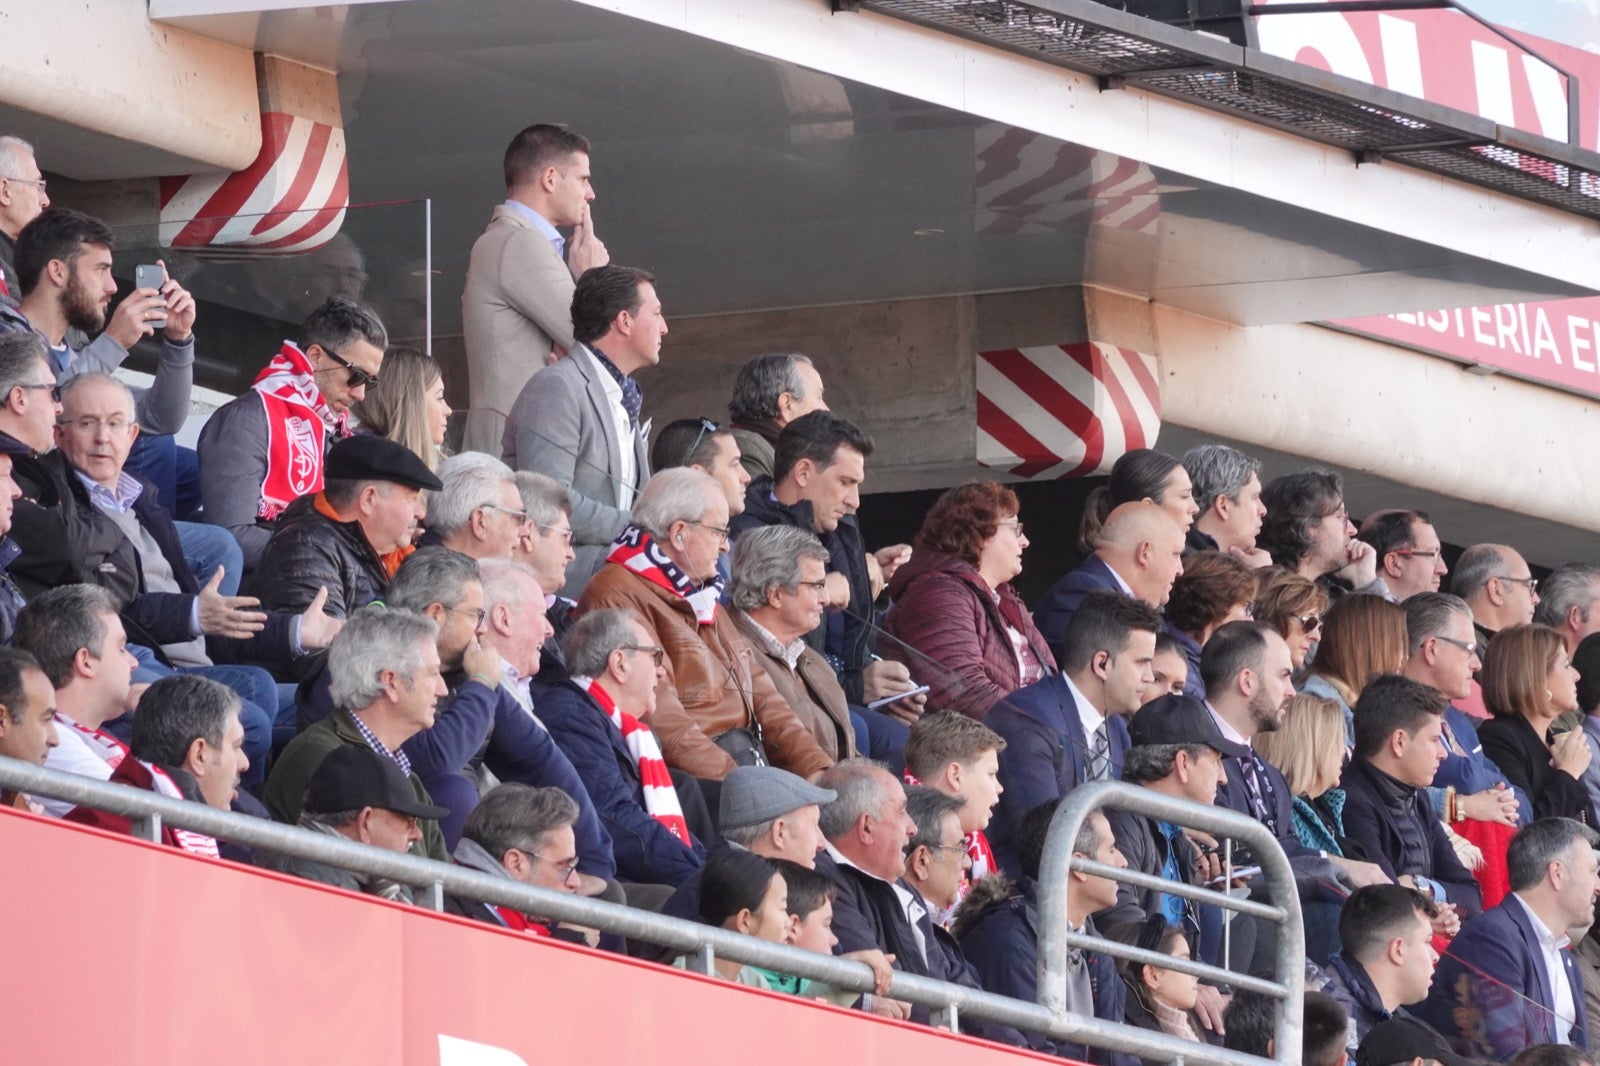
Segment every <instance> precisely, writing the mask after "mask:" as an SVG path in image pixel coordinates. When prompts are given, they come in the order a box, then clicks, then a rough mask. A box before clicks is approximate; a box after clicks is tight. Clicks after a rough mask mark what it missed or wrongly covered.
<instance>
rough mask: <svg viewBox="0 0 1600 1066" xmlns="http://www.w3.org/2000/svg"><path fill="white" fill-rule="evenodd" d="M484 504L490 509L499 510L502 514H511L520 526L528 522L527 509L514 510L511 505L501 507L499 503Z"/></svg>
mask: <svg viewBox="0 0 1600 1066" xmlns="http://www.w3.org/2000/svg"><path fill="white" fill-rule="evenodd" d="M483 506H484V507H485V508H486V509H488V510H490V511H499V512H500V513H501V514H508V515H510V516H511V517H512V518H515V519H516V520H517V525H519V526H525V525H527V524H528V512H527V511H513V510H512V509H511V508H509V507H501V506H500V505H499V504H498V503H486V504H484V505H483Z"/></svg>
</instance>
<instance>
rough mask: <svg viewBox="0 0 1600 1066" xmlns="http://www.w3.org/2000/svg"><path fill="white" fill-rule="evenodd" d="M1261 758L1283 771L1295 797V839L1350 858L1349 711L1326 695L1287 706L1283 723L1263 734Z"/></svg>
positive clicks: (1301, 697)
mask: <svg viewBox="0 0 1600 1066" xmlns="http://www.w3.org/2000/svg"><path fill="white" fill-rule="evenodd" d="M1251 746H1252V747H1254V748H1255V750H1256V754H1257V755H1260V756H1261V757H1262V758H1263V759H1265V760H1266V761H1267V762H1269V763H1271V764H1272V765H1273V766H1276V767H1277V768H1278V769H1279V770H1281V771H1282V772H1283V779H1284V781H1285V782H1286V783H1287V784H1288V786H1289V791H1290V793H1291V794H1293V796H1294V809H1293V811H1292V813H1291V818H1292V820H1293V822H1294V835H1295V836H1296V837H1298V838H1299V840H1300V843H1302V844H1304V845H1305V846H1306V847H1308V848H1311V849H1312V850H1313V851H1324V852H1327V853H1328V854H1329V855H1345V854H1347V852H1346V851H1345V847H1346V844H1347V842H1348V841H1347V838H1346V834H1345V829H1344V808H1345V794H1344V789H1342V788H1340V787H1339V775H1340V773H1341V772H1342V771H1343V769H1344V761H1345V759H1346V757H1347V755H1348V753H1349V749H1348V748H1346V747H1345V744H1344V712H1343V711H1341V710H1340V709H1339V704H1338V703H1337V702H1335V701H1334V700H1330V699H1327V698H1325V697H1323V696H1312V695H1309V694H1307V693H1304V692H1302V693H1300V694H1298V695H1296V696H1295V697H1294V698H1293V699H1291V700H1290V701H1289V705H1288V706H1287V707H1286V708H1284V712H1283V725H1282V726H1280V727H1279V728H1278V729H1275V730H1273V731H1271V732H1268V733H1257V734H1256V736H1255V739H1254V740H1253V741H1252V742H1251Z"/></svg>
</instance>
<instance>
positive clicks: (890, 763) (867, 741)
mask: <svg viewBox="0 0 1600 1066" xmlns="http://www.w3.org/2000/svg"><path fill="white" fill-rule="evenodd" d="M850 725H851V726H852V727H853V728H854V729H855V733H856V747H857V749H859V750H860V752H861V754H863V755H865V756H867V757H868V758H869V759H873V760H875V761H877V762H881V763H883V764H884V765H885V766H887V767H888V768H889V772H890V773H892V774H894V776H896V777H899V776H900V775H901V774H903V773H904V772H905V768H906V741H907V740H909V739H910V738H911V727H910V726H908V725H906V724H905V723H904V722H902V721H900V720H899V719H896V718H891V717H889V716H888V715H887V714H884V713H883V712H882V711H869V710H867V708H865V707H863V706H861V705H860V704H859V703H852V704H850Z"/></svg>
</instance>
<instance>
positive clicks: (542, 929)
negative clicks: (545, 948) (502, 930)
mask: <svg viewBox="0 0 1600 1066" xmlns="http://www.w3.org/2000/svg"><path fill="white" fill-rule="evenodd" d="M484 906H485V907H488V908H489V913H491V914H493V915H494V916H495V917H496V918H498V919H500V923H501V924H502V925H504V926H505V927H506V928H507V929H514V930H516V931H517V932H519V933H527V934H528V935H529V936H549V935H550V927H549V926H547V925H545V924H543V923H542V922H536V921H534V920H533V919H531V918H529V917H528V916H527V915H525V914H521V913H519V912H517V911H514V910H512V909H511V908H510V907H501V906H497V905H496V904H493V903H485V904H484Z"/></svg>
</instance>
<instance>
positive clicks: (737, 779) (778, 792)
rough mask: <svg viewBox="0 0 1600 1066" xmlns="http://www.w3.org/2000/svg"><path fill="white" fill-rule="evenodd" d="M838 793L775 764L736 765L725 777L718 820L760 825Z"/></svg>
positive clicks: (732, 824)
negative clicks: (820, 786) (781, 768)
mask: <svg viewBox="0 0 1600 1066" xmlns="http://www.w3.org/2000/svg"><path fill="white" fill-rule="evenodd" d="M838 796H839V794H838V793H837V792H835V791H833V789H831V788H818V787H817V786H816V785H813V784H812V783H811V782H809V781H807V780H806V779H805V778H803V777H799V776H797V775H795V774H791V773H790V772H789V771H787V770H780V769H778V768H777V767H776V766H736V767H734V769H733V772H732V773H730V774H729V775H728V776H727V777H725V778H723V779H722V805H721V808H720V811H719V817H718V822H719V823H720V824H721V826H722V827H723V828H724V829H727V828H729V827H733V828H738V827H739V826H745V825H760V824H761V823H762V822H770V821H772V819H774V818H778V817H781V816H783V815H785V814H788V813H789V812H790V811H793V810H798V809H799V808H801V807H804V806H807V805H808V804H812V803H815V804H817V805H818V806H821V805H822V804H824V803H832V802H833V801H834V800H835V799H837V798H838Z"/></svg>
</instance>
